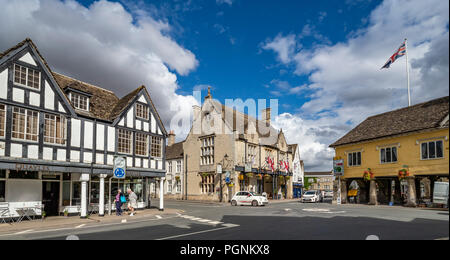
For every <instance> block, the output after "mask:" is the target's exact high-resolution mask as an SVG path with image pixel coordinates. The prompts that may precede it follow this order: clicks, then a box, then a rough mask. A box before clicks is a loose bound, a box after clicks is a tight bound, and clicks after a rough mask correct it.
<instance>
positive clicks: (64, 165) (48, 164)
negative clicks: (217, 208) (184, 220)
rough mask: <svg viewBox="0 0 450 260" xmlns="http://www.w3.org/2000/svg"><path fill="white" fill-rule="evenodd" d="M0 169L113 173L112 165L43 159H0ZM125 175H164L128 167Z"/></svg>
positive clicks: (93, 173) (95, 173) (163, 173)
mask: <svg viewBox="0 0 450 260" xmlns="http://www.w3.org/2000/svg"><path fill="white" fill-rule="evenodd" d="M0 169H8V170H16V171H38V172H63V173H65V172H66V173H87V174H92V175H100V174H107V175H110V176H112V175H113V166H112V165H99V164H86V163H75V162H58V161H43V160H30V159H27V160H24V159H20V158H17V159H13V160H5V159H0ZM126 175H127V176H131V177H165V175H166V171H165V170H154V169H148V168H128V169H127V170H126Z"/></svg>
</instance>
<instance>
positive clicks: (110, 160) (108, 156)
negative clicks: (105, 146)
mask: <svg viewBox="0 0 450 260" xmlns="http://www.w3.org/2000/svg"><path fill="white" fill-rule="evenodd" d="M106 160H107V162H106V164H108V165H113V164H114V156H113V155H109V154H108V155H107V157H106Z"/></svg>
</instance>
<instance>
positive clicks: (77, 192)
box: [72, 182, 81, 206]
mask: <svg viewBox="0 0 450 260" xmlns="http://www.w3.org/2000/svg"><path fill="white" fill-rule="evenodd" d="M79 205H81V182H73V183H72V206H79Z"/></svg>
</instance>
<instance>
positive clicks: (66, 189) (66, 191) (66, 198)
mask: <svg viewBox="0 0 450 260" xmlns="http://www.w3.org/2000/svg"><path fill="white" fill-rule="evenodd" d="M62 205H63V206H70V179H69V181H64V182H63V197H62Z"/></svg>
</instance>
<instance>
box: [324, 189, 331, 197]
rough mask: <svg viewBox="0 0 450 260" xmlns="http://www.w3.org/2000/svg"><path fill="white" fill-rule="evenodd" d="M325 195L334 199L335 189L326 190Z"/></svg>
mask: <svg viewBox="0 0 450 260" xmlns="http://www.w3.org/2000/svg"><path fill="white" fill-rule="evenodd" d="M323 197H324V198H327V199H332V198H333V191H332V190H326V191H325V192H324V196H323Z"/></svg>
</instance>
